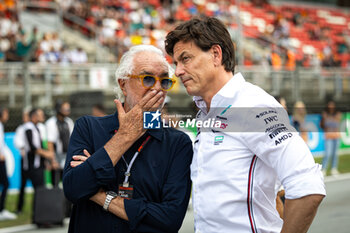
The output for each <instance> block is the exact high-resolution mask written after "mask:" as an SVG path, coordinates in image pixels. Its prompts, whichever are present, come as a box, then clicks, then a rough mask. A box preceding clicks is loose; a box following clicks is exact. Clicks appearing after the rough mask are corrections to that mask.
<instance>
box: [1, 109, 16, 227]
mask: <svg viewBox="0 0 350 233" xmlns="http://www.w3.org/2000/svg"><path fill="white" fill-rule="evenodd" d="M8 119H9V111H8V109H7V108H1V107H0V184H1V185H2V192H1V197H0V221H1V220H10V219H16V218H17V216H16V215H15V214H13V213H11V212H9V211H8V210H6V209H5V202H6V196H7V190H8V187H9V181H8V178H7V171H6V157H5V150H6V148H7V146H6V143H5V134H4V125H3V124H5V123H6V122H7V121H8Z"/></svg>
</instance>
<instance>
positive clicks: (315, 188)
mask: <svg viewBox="0 0 350 233" xmlns="http://www.w3.org/2000/svg"><path fill="white" fill-rule="evenodd" d="M283 186H284V188H285V192H286V195H285V197H286V199H297V198H301V197H304V196H307V195H312V194H320V195H326V189H325V184H324V181H323V175H322V172H321V168H320V165H317V166H315V167H314V168H313V169H312V170H311V171H309V172H308V173H306V174H305V173H302V174H299V175H298V176H296V177H293V179H292V180H288V181H287V182H284V184H283Z"/></svg>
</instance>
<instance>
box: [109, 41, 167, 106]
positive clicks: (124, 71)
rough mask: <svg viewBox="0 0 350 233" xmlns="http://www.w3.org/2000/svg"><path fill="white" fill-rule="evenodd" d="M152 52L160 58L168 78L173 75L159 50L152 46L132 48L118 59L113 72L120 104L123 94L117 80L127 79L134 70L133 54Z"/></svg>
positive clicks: (122, 100)
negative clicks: (166, 68) (165, 66)
mask: <svg viewBox="0 0 350 233" xmlns="http://www.w3.org/2000/svg"><path fill="white" fill-rule="evenodd" d="M144 51H147V52H153V53H156V54H158V55H160V56H161V58H162V60H163V61H164V63H165V64H166V65H167V67H168V73H169V77H172V76H173V75H174V70H173V68H172V67H171V66H170V65H169V63H168V61H167V60H166V59H165V57H164V53H163V52H162V50H160V49H159V48H157V47H155V46H153V45H136V46H132V47H131V48H130V49H129V51H127V52H126V53H124V55H123V56H122V58H121V59H120V62H119V65H118V67H117V70H116V71H115V81H116V87H115V88H114V90H115V92H116V97H117V99H118V100H120V101H121V102H124V99H125V98H124V94H123V91H122V90H121V88H120V86H119V83H118V80H119V79H127V78H128V75H130V74H132V72H133V70H134V57H135V54H137V53H140V52H144Z"/></svg>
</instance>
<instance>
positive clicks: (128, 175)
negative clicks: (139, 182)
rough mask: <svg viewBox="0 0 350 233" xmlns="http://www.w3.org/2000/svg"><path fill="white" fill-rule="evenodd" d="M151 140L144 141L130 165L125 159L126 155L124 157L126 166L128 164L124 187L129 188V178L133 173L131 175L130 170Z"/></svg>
mask: <svg viewBox="0 0 350 233" xmlns="http://www.w3.org/2000/svg"><path fill="white" fill-rule="evenodd" d="M150 138H151V136H148V137H147V138H146V139H145V140H144V141H143V143H142V144H141V146H140V147H139V149H137V151H136V152H135V154H134V156H133V157H132V159H131V161H130V163H129V164H128V163H127V162H126V160H125V158H124V155H123V156H122V158H123V160H124V162H125V164H126V167H127V169H126V172H125V173H124V175H125V179H124V182H123V187H129V177H130V176H131V173H130V170H131V167H132V165H133V164H134V162H135V160H136V158H137V156H138V155H139V154H140V152H141V150H142V149H143V148H144V147H145V145H146V143H147V142H148V141H149V139H150Z"/></svg>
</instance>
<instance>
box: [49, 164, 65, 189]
mask: <svg viewBox="0 0 350 233" xmlns="http://www.w3.org/2000/svg"><path fill="white" fill-rule="evenodd" d="M62 175H63V170H62V169H61V168H58V169H56V170H51V180H52V186H53V187H58V184H59V183H60V181H61V180H62Z"/></svg>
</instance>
